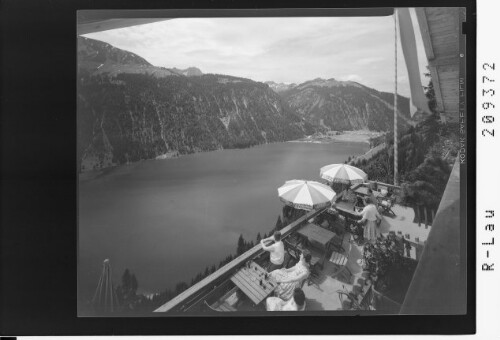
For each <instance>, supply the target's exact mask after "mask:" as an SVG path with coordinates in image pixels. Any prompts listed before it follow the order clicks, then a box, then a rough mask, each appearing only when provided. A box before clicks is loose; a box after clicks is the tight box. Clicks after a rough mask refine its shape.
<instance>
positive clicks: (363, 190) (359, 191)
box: [353, 186, 382, 198]
mask: <svg viewBox="0 0 500 340" xmlns="http://www.w3.org/2000/svg"><path fill="white" fill-rule="evenodd" d="M353 191H354V193H356V194H358V195H361V196H368V187H365V186H359V187H357V188H356V189H354V190H353ZM372 192H373V196H375V198H379V197H382V194H381V193H380V192H378V191H376V190H373V191H372Z"/></svg>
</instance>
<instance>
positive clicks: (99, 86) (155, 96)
mask: <svg viewBox="0 0 500 340" xmlns="http://www.w3.org/2000/svg"><path fill="white" fill-rule="evenodd" d="M79 44H80V46H79V62H80V63H79V73H78V74H79V76H78V79H79V82H78V101H77V119H78V160H79V167H80V170H81V171H87V170H93V169H100V168H104V167H107V166H112V165H117V164H123V163H127V162H134V161H138V160H141V159H151V158H156V157H167V156H171V155H176V154H187V153H193V152H200V151H208V150H216V149H225V148H239V147H248V146H251V145H256V144H262V143H271V142H278V141H285V140H291V139H296V138H299V137H302V136H304V135H306V134H310V133H312V132H314V130H313V128H312V126H311V125H310V124H308V123H306V122H305V121H304V120H303V119H301V118H300V117H299V116H298V115H297V114H296V112H295V111H293V110H290V109H289V108H288V106H287V105H286V104H285V103H284V102H283V100H282V99H281V98H280V97H279V96H278V95H277V94H276V93H275V92H274V91H272V90H271V89H270V88H269V87H268V86H267V85H265V84H262V83H258V82H254V81H252V80H249V79H243V78H236V77H231V76H224V75H200V76H196V77H187V76H184V75H179V74H176V73H171V74H168V72H170V71H168V70H167V69H163V68H157V67H154V66H151V65H150V64H149V63H147V61H145V60H144V59H142V58H140V57H138V56H137V55H134V54H132V53H130V52H125V51H121V50H118V49H115V48H113V47H112V46H111V45H108V44H104V43H100V42H95V41H93V40H90V39H79ZM97 63H99V64H104V66H102V67H101V68H99V69H95V68H93V65H95V64H97ZM101 69H105V70H106V71H102V70H101ZM150 71H151V72H150Z"/></svg>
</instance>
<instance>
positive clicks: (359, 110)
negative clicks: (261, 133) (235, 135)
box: [277, 78, 415, 131]
mask: <svg viewBox="0 0 500 340" xmlns="http://www.w3.org/2000/svg"><path fill="white" fill-rule="evenodd" d="M277 93H279V94H280V95H281V97H282V98H283V100H284V101H285V102H287V104H288V105H289V106H290V107H291V108H292V109H295V110H296V111H297V112H298V113H299V114H300V115H301V116H302V117H303V118H304V119H305V120H306V121H308V122H310V123H311V124H314V125H318V126H322V127H324V128H326V129H330V130H335V131H339V130H341V131H342V130H372V131H388V130H390V129H392V126H393V114H394V111H393V110H394V106H393V104H392V103H393V94H391V93H384V92H379V91H377V90H374V89H371V88H369V87H366V86H364V85H361V84H359V83H356V82H353V81H338V80H335V79H333V78H332V79H321V78H317V79H314V80H310V81H307V82H304V83H302V84H299V85H295V86H294V85H293V84H292V85H290V86H288V87H287V88H286V89H285V88H280V89H279V90H278V91H277ZM398 107H399V112H400V114H399V117H400V118H401V119H400V120H399V123H400V127H401V129H406V128H408V127H409V126H412V125H414V124H415V122H413V121H412V120H411V118H410V114H409V100H408V98H406V97H402V96H399V97H398Z"/></svg>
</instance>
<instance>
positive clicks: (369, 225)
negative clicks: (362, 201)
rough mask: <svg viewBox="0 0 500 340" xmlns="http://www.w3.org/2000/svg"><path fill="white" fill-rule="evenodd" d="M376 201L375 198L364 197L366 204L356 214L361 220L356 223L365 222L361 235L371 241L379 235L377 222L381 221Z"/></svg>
mask: <svg viewBox="0 0 500 340" xmlns="http://www.w3.org/2000/svg"><path fill="white" fill-rule="evenodd" d="M376 202H377V200H376V199H374V198H371V197H368V198H367V199H366V203H367V206H366V207H364V208H363V210H362V211H361V212H360V213H359V214H358V215H359V216H361V220H359V221H358V223H360V224H365V222H366V224H365V225H364V226H363V228H364V231H363V237H364V238H365V239H366V240H367V241H368V242H371V243H374V242H375V241H376V240H377V237H378V236H379V235H380V230H379V223H380V221H382V216H380V214H379V212H378V209H377V206H376Z"/></svg>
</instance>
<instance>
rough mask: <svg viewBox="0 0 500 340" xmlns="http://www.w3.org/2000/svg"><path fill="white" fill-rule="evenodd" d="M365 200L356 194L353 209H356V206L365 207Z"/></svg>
mask: <svg viewBox="0 0 500 340" xmlns="http://www.w3.org/2000/svg"><path fill="white" fill-rule="evenodd" d="M365 205H366V204H365V201H364V200H363V198H361V197H359V196H356V200H355V201H354V207H353V210H354V211H356V208H359V209H363V208H364V207H365Z"/></svg>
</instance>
